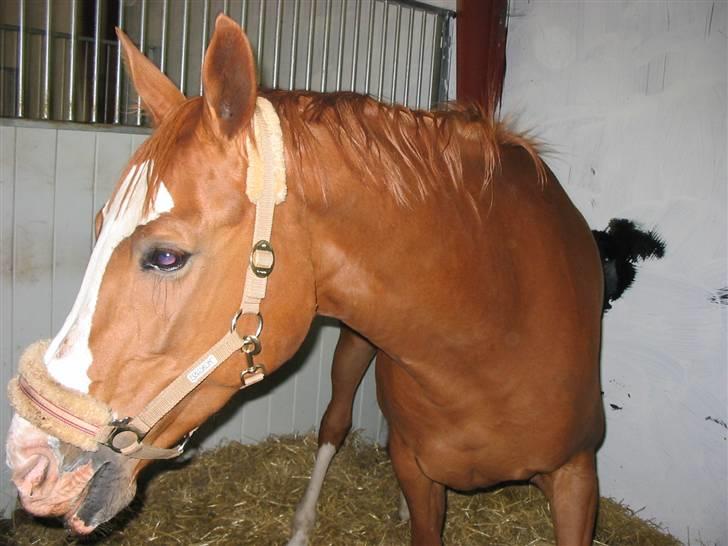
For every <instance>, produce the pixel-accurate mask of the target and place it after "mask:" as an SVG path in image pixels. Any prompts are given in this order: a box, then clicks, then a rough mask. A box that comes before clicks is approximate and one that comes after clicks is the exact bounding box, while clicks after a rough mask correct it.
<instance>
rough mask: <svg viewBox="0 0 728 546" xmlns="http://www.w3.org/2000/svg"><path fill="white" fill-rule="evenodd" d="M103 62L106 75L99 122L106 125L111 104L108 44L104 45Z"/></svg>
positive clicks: (109, 49) (109, 46)
mask: <svg viewBox="0 0 728 546" xmlns="http://www.w3.org/2000/svg"><path fill="white" fill-rule="evenodd" d="M104 62H105V63H106V66H105V67H104V74H106V76H105V77H104V117H103V119H102V120H101V121H102V123H108V119H109V105H110V104H111V101H110V100H109V84H110V79H111V45H110V44H106V46H105V56H104Z"/></svg>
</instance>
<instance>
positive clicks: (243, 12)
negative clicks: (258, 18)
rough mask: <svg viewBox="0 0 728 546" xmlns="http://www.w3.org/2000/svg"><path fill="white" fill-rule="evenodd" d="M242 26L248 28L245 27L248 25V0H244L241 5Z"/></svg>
mask: <svg viewBox="0 0 728 546" xmlns="http://www.w3.org/2000/svg"><path fill="white" fill-rule="evenodd" d="M240 26H241V27H243V30H246V29H245V27H247V26H248V0H243V3H242V5H241V6H240ZM246 32H247V30H246Z"/></svg>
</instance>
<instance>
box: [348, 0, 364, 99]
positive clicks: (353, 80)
mask: <svg viewBox="0 0 728 546" xmlns="http://www.w3.org/2000/svg"><path fill="white" fill-rule="evenodd" d="M359 19H361V0H356V4H354V48H353V50H352V53H351V85H350V86H349V89H350V90H351V91H354V88H355V87H356V65H357V61H358V59H357V57H358V56H359Z"/></svg>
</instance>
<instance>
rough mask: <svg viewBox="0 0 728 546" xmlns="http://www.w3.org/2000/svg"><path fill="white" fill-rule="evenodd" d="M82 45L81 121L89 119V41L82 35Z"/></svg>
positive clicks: (80, 42)
mask: <svg viewBox="0 0 728 546" xmlns="http://www.w3.org/2000/svg"><path fill="white" fill-rule="evenodd" d="M79 44H80V46H81V47H82V48H83V64H82V65H81V67H82V69H81V90H82V91H81V114H80V115H79V116H78V118H79V119H78V120H79V121H88V118H87V117H86V115H87V114H86V113H87V110H86V105H87V102H88V92H87V91H86V90H87V89H88V85H87V84H88V42H87V41H86V40H84V39H83V37H81V39H80V41H79Z"/></svg>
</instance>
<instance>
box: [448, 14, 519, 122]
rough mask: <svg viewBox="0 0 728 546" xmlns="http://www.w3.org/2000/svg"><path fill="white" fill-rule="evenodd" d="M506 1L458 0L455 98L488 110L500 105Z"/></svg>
mask: <svg viewBox="0 0 728 546" xmlns="http://www.w3.org/2000/svg"><path fill="white" fill-rule="evenodd" d="M507 12H508V0H458V4H457V18H456V21H457V23H456V24H457V99H458V100H459V101H469V102H475V103H477V104H479V105H481V106H482V107H483V108H485V109H486V110H488V111H491V110H493V109H495V108H496V107H497V105H498V104H499V103H500V99H501V93H502V91H503V79H504V77H505V73H506V35H507V28H508V27H507Z"/></svg>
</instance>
